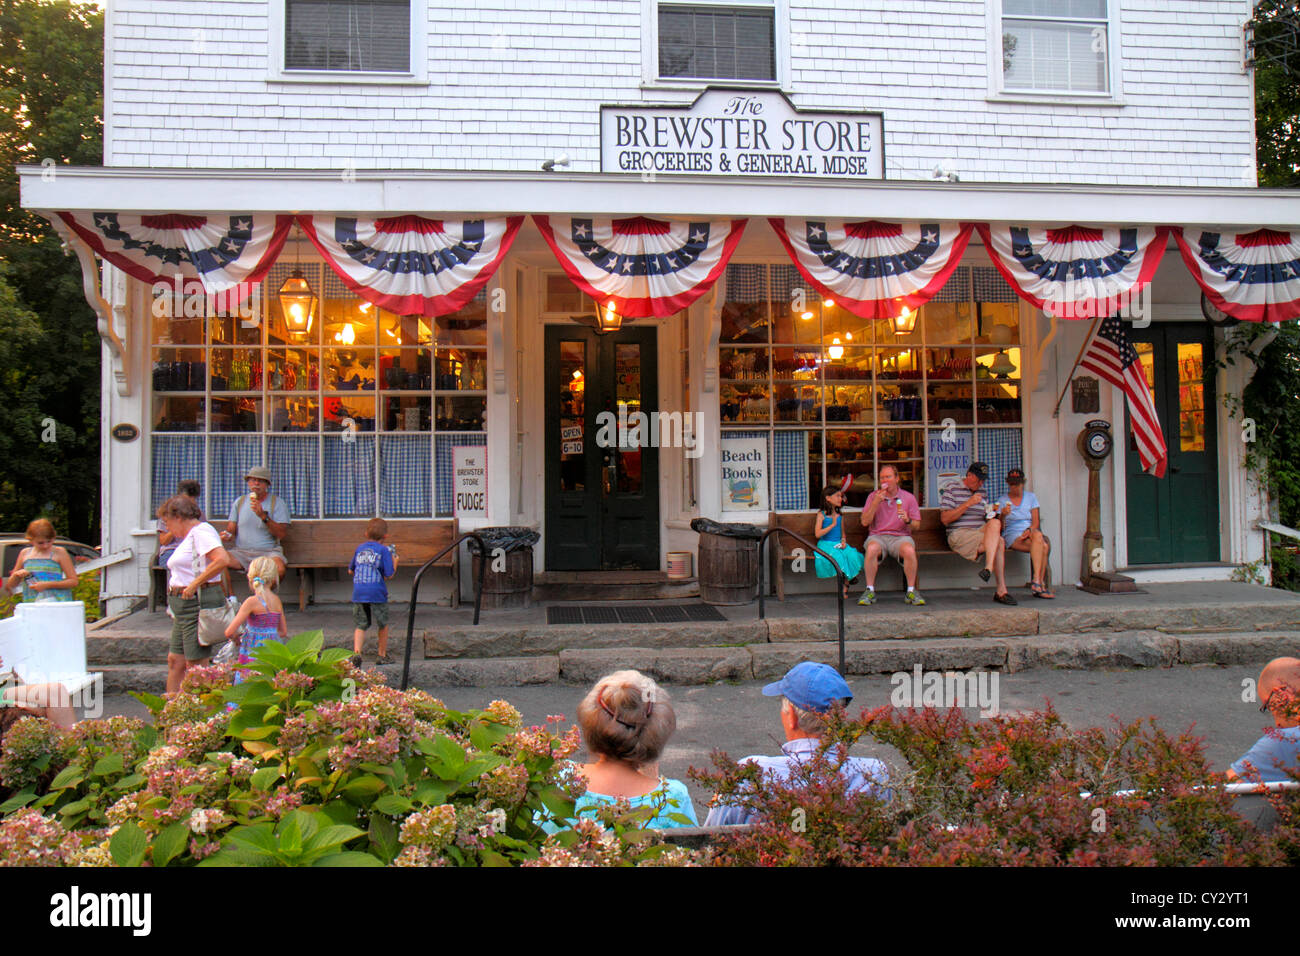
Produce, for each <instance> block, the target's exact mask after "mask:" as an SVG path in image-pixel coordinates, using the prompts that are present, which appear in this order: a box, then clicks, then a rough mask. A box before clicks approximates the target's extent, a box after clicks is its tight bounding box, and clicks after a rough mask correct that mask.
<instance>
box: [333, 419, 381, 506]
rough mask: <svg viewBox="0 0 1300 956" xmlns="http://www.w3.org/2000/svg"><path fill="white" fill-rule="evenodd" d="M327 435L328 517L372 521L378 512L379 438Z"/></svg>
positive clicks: (371, 436)
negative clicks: (347, 438)
mask: <svg viewBox="0 0 1300 956" xmlns="http://www.w3.org/2000/svg"><path fill="white" fill-rule="evenodd" d="M344 437H345V436H343V435H326V436H325V438H324V439H323V441H324V461H325V469H324V471H325V517H327V518H368V517H371V516H372V515H374V513H375V438H374V436H373V435H355V436H352V440H351V441H344Z"/></svg>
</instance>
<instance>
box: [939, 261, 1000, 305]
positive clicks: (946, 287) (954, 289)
mask: <svg viewBox="0 0 1300 956" xmlns="http://www.w3.org/2000/svg"><path fill="white" fill-rule="evenodd" d="M985 271H986V272H992V273H994V274H995V275H996V274H997V270H996V269H986V270H985ZM998 278H999V279H1000V278H1002V277H1001V275H998ZM970 282H971V278H970V266H958V267H957V268H956V269H954V270H953V272H952V275H950V276H948V281H947V282H945V283H944V284H943V288H942V289H940V290H939V294H938V295H936V296H935V297H934V299H933V300H932V301H934V302H969V301H970V300H971V294H970ZM1003 285H1006V283H1005V282H1004V283H1003ZM984 301H985V302H990V301H993V300H991V299H985V300H984ZM998 301H1001V300H998Z"/></svg>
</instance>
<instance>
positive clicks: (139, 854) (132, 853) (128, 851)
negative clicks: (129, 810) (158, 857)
mask: <svg viewBox="0 0 1300 956" xmlns="http://www.w3.org/2000/svg"><path fill="white" fill-rule="evenodd" d="M148 848H149V838H148V837H146V836H145V833H144V831H143V830H141V829H140V827H139V825H138V824H137V823H136V822H135V821H134V820H127V821H126V823H123V824H122V825H121V826H120V827H118V828H117V832H116V833H114V834H113V838H112V839H111V840H109V841H108V852H109V854H110V855H111V856H112V857H113V862H114V863H116V864H117V865H118V866H139V865H140V864H141V863H142V862H143V861H144V852H145V850H147V849H148Z"/></svg>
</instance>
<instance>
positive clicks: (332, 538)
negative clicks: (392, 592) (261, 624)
mask: <svg viewBox="0 0 1300 956" xmlns="http://www.w3.org/2000/svg"><path fill="white" fill-rule="evenodd" d="M384 520H385V521H387V522H388V540H387V541H386V542H385V544H388V545H390V546H392V545H396V546H397V557H398V560H399V561H400V566H401V567H404V568H419V567H420V565H422V564H424V562H426V561H428V560H429V559H430V558H432V557H433V556H434V555H435V554H437V553H438V552H439V551H441V550H443V549H444V548H446V547H448V546H450V545H451V543H452V542H453V541H455V540H456V538H457V536H458V534H459V525H458V523H457V521H456V519H455V518H439V519H436V520H427V519H423V520H422V519H412V518H407V519H402V520H398V519H394V518H385V519H384ZM367 521H368V519H366V518H356V519H347V520H344V521H295V522H293V523H292V524H291V525H289V532H288V533H287V534H286V535H285V536H284V538H283V539H282V540H281V542H280V543H281V545H282V546H283V547H284V554H285V558H286V559H287V560H288V562H289V569H290V570H296V571H297V572H298V610H300V611H303V610H306V609H307V603H308V601H309V600H313V599H314V597H315V593H316V569H317V568H346V567H347V566H348V565H349V564H351V563H352V556H353V555H354V554H355V553H356V550H357V546H358V545H360V544H361V543H362V542H363V541H365V540H366V523H367ZM456 554H457V552H456V551H455V550H453V551H449V552H448V553H447V554H444V555H443V556H442V558H441V559H439V561H438V563H437V565H436V567H440V568H451V569H452V577H453V578H456V577H457V574H456V569H457V564H456ZM459 599H460V589H459V587H456V588H453V589H452V604H458V603H459Z"/></svg>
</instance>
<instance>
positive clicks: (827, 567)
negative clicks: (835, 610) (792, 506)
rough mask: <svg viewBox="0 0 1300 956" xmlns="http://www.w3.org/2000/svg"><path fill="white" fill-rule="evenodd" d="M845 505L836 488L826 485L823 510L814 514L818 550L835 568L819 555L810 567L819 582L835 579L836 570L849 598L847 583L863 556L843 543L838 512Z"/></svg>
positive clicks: (844, 541)
mask: <svg viewBox="0 0 1300 956" xmlns="http://www.w3.org/2000/svg"><path fill="white" fill-rule="evenodd" d="M843 505H844V492H843V491H841V490H840V488H839V486H837V485H827V486H826V487H825V488H823V489H822V510H821V511H819V512H817V526H816V528H815V529H814V530H815V531H816V534H817V547H818V548H820V549H821V550H822V551H825V552H826V553H827V554H829V555H830V556H831V557H833V558H834V559H835V564H834V565H833V564H831V562H829V561H827V560H826V559H825V558H823V557H822V556H821V555H820V554H818V555H815V560H814V561H813V567H814V568H815V569H816V571H817V577H819V578H833V577H835V573H836V568H835V565H838V566H839V570H841V571H843V572H844V596H845V597H848V596H849V582H850V581H852V580H853V579H854V578H856V577H857V576H858V572H859V571H861V570H862V552H861V551H859V550H858V549H857V548H854V547H852V546H851V545H850V544H849V543H848V542H847V541H846V540H845V539H844V515H842V514H841V513H840V508H841V507H842V506H843Z"/></svg>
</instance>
